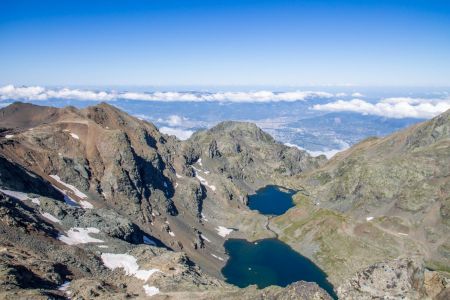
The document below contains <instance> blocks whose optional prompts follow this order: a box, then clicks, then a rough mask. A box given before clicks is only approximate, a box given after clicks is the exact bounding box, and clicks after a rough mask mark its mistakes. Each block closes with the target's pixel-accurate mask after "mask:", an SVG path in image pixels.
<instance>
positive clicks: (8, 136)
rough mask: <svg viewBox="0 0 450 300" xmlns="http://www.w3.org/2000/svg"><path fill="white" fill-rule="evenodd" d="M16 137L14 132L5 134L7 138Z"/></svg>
mask: <svg viewBox="0 0 450 300" xmlns="http://www.w3.org/2000/svg"><path fill="white" fill-rule="evenodd" d="M13 137H14V134H7V135H5V138H7V139H12V138H13Z"/></svg>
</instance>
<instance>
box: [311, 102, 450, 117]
mask: <svg viewBox="0 0 450 300" xmlns="http://www.w3.org/2000/svg"><path fill="white" fill-rule="evenodd" d="M313 109H315V110H321V111H331V112H342V111H348V112H357V113H361V114H364V115H375V116H382V117H387V118H395V119H401V118H421V119H422V118H423V119H428V118H432V117H435V116H437V115H439V114H441V113H443V112H445V111H446V110H448V109H450V98H447V99H422V98H409V97H402V98H386V99H383V100H381V101H380V102H378V103H370V102H367V101H365V100H361V99H353V100H349V101H344V100H338V101H335V102H331V103H326V104H317V105H314V106H313Z"/></svg>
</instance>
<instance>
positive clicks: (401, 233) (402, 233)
mask: <svg viewBox="0 0 450 300" xmlns="http://www.w3.org/2000/svg"><path fill="white" fill-rule="evenodd" d="M397 233H398V234H399V235H405V236H408V234H407V233H404V232H397Z"/></svg>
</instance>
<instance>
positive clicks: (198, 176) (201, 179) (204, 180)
mask: <svg viewBox="0 0 450 300" xmlns="http://www.w3.org/2000/svg"><path fill="white" fill-rule="evenodd" d="M195 177H197V179H198V180H200V183H201V184H203V185H204V186H207V187H209V188H210V189H211V190H212V191H213V192H215V191H216V186H214V185H210V184H208V181H206V179H205V178H203V177H202V176H200V175H198V174H197V172H196V173H195Z"/></svg>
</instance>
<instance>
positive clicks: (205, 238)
mask: <svg viewBox="0 0 450 300" xmlns="http://www.w3.org/2000/svg"><path fill="white" fill-rule="evenodd" d="M201 237H202V239H204V240H205V241H207V242H209V243H211V241H210V240H209V239H208V238H207V237H206V236H204V235H203V234H202V235H201Z"/></svg>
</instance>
